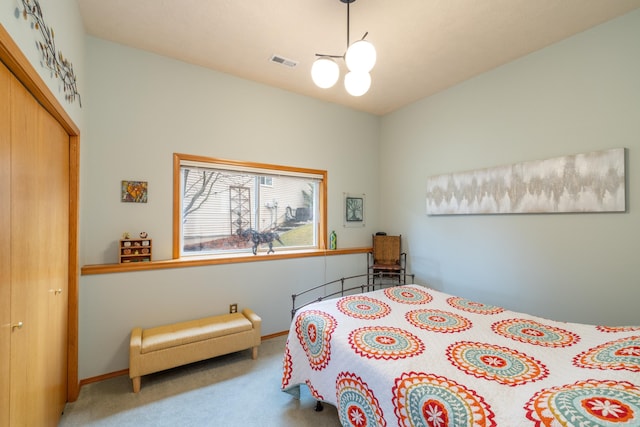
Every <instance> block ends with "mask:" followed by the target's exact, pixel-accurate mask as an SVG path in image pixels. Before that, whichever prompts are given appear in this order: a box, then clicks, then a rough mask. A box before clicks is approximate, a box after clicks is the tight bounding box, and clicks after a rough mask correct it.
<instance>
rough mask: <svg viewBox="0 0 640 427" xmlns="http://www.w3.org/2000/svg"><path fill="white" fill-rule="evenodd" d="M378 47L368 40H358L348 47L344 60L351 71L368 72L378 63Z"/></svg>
mask: <svg viewBox="0 0 640 427" xmlns="http://www.w3.org/2000/svg"><path fill="white" fill-rule="evenodd" d="M376 57H377V54H376V48H375V47H374V46H373V45H372V44H371V43H369V42H368V41H366V40H358V41H357V42H355V43H353V44H352V45H351V46H349V49H347V53H346V54H345V56H344V61H345V62H346V63H347V68H348V69H349V71H356V72H363V73H368V72H369V71H371V70H372V69H373V66H374V65H376Z"/></svg>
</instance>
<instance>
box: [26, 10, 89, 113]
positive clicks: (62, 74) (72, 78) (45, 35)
mask: <svg viewBox="0 0 640 427" xmlns="http://www.w3.org/2000/svg"><path fill="white" fill-rule="evenodd" d="M22 5H23V6H24V9H23V10H22V17H23V18H24V19H25V20H26V19H27V17H28V16H30V17H31V19H33V23H32V24H31V28H33V29H35V30H37V31H39V32H40V35H41V36H42V41H38V42H37V46H38V50H40V53H41V54H42V65H43V66H44V67H46V68H48V69H49V70H50V71H51V72H52V73H53V74H54V75H55V77H56V78H57V79H60V80H61V81H62V85H63V87H64V93H65V96H64V97H65V99H66V100H67V102H74V101H75V100H76V98H78V103H79V104H80V107H82V100H81V99H80V94H79V93H78V86H77V83H76V75H75V73H74V72H73V64H71V62H70V61H69V60H68V59H67V58H65V57H64V56H63V55H62V52H61V51H58V50H56V43H55V40H54V33H53V29H52V28H49V26H47V24H46V23H45V22H44V17H43V16H42V9H41V8H40V3H38V0H22ZM16 15H19V11H18V10H16Z"/></svg>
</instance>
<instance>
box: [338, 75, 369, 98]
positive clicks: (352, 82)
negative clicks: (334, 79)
mask: <svg viewBox="0 0 640 427" xmlns="http://www.w3.org/2000/svg"><path fill="white" fill-rule="evenodd" d="M370 87H371V75H370V74H369V73H356V72H354V71H351V72H349V73H347V75H346V76H344V88H345V89H346V90H347V92H349V95H351V96H362V95H364V94H365V93H367V91H368V90H369V88H370Z"/></svg>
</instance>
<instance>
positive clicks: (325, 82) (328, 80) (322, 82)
mask: <svg viewBox="0 0 640 427" xmlns="http://www.w3.org/2000/svg"><path fill="white" fill-rule="evenodd" d="M339 77H340V67H338V64H337V63H336V62H335V61H334V60H333V59H331V58H327V57H321V58H318V59H316V60H315V62H314V63H313V65H312V66H311V78H312V79H313V82H314V83H315V84H316V86H318V87H321V88H322V89H328V88H330V87H331V86H333V85H334V84H336V82H337V81H338V78H339Z"/></svg>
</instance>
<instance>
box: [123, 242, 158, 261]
mask: <svg viewBox="0 0 640 427" xmlns="http://www.w3.org/2000/svg"><path fill="white" fill-rule="evenodd" d="M149 261H151V239H123V240H120V264H126V263H130V262H149Z"/></svg>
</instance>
